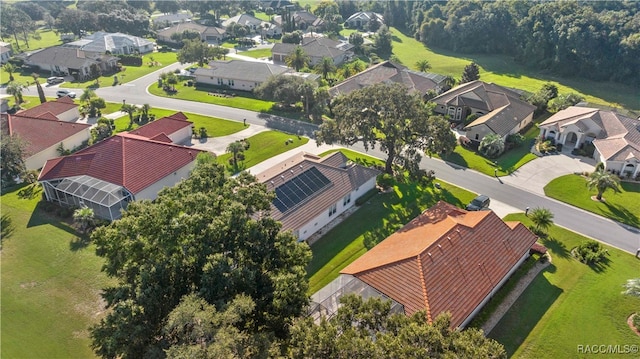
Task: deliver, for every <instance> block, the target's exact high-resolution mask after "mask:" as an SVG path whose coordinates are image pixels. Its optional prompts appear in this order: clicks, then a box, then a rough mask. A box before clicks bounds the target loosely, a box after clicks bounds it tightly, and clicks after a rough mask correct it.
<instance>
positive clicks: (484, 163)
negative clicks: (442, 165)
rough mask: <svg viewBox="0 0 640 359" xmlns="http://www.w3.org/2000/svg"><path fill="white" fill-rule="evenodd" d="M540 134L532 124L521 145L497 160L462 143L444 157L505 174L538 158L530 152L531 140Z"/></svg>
mask: <svg viewBox="0 0 640 359" xmlns="http://www.w3.org/2000/svg"><path fill="white" fill-rule="evenodd" d="M538 134H540V130H539V129H538V127H537V126H535V125H534V126H531V127H530V128H529V129H528V130H527V131H526V132H525V133H524V137H525V140H524V142H523V143H522V144H521V145H520V146H518V147H516V148H512V149H510V150H508V151H506V152H505V153H503V154H502V155H501V156H500V157H498V158H496V159H495V160H490V159H488V158H486V157H484V156H481V155H480V154H478V153H477V152H475V151H473V150H470V149H468V148H466V147H462V146H460V145H457V146H456V149H455V150H454V151H453V153H452V154H450V155H448V156H446V157H443V159H444V160H445V161H447V162H451V163H455V164H457V165H460V166H463V167H467V168H471V169H473V170H476V171H478V172H482V173H484V174H486V175H489V176H493V175H494V170H495V169H496V168H497V169H498V172H497V174H498V176H505V175H508V174H510V173H512V172H513V171H515V170H517V169H518V168H520V167H521V166H522V165H524V164H525V163H527V162H529V161H532V160H535V159H536V158H538V157H537V156H536V155H534V154H533V153H531V152H530V149H531V146H530V144H531V141H532V140H533V139H535V138H536V137H537V136H538ZM496 163H497V165H496Z"/></svg>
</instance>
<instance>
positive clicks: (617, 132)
mask: <svg viewBox="0 0 640 359" xmlns="http://www.w3.org/2000/svg"><path fill="white" fill-rule="evenodd" d="M540 136H541V137H542V138H552V139H554V140H555V141H556V143H561V144H562V145H563V146H564V148H571V149H574V148H580V147H581V146H584V145H585V144H587V143H593V145H594V147H595V152H594V154H593V157H594V158H595V160H596V161H598V162H602V163H604V166H605V169H606V170H608V171H612V172H615V173H616V174H619V175H621V176H624V177H631V178H637V177H638V176H640V120H639V119H633V118H629V117H626V116H623V115H621V114H619V113H616V112H613V111H606V110H601V109H597V108H590V107H580V106H571V107H569V108H566V109H564V110H562V111H559V112H557V113H556V114H554V115H553V116H551V117H549V118H548V119H546V120H545V121H544V122H542V123H541V124H540Z"/></svg>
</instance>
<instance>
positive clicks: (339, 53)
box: [271, 36, 353, 66]
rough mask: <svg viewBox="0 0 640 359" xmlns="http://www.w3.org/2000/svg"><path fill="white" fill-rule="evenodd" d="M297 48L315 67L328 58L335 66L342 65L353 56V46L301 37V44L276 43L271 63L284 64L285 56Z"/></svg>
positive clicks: (326, 39)
mask: <svg viewBox="0 0 640 359" xmlns="http://www.w3.org/2000/svg"><path fill="white" fill-rule="evenodd" d="M297 46H301V47H302V49H303V50H304V53H305V54H307V56H309V65H310V66H315V65H317V64H319V63H320V62H322V59H323V58H325V57H328V58H330V59H332V60H333V63H334V64H335V65H340V64H343V63H344V62H345V61H347V60H349V59H350V58H351V56H353V52H352V51H351V49H353V45H351V44H349V43H346V42H341V41H335V40H331V39H328V38H326V37H319V36H316V37H307V36H305V37H303V38H302V44H300V45H297V44H283V43H276V44H275V45H273V47H272V48H271V55H272V57H273V63H274V64H276V63H279V64H283V63H285V62H286V60H285V59H286V58H287V56H289V54H291V53H292V52H293V51H294V50H295V48H296V47H297Z"/></svg>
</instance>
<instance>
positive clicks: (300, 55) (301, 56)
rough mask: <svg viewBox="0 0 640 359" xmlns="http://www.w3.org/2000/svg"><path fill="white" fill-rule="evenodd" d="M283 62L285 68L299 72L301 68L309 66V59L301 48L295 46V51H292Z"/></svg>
mask: <svg viewBox="0 0 640 359" xmlns="http://www.w3.org/2000/svg"><path fill="white" fill-rule="evenodd" d="M284 61H285V62H286V64H287V66H289V67H293V68H294V69H296V71H300V69H301V68H303V67H305V66H307V64H309V61H310V58H309V56H307V54H306V53H305V52H304V49H303V48H302V47H301V46H296V48H295V50H293V52H292V53H291V54H290V55H289V56H287V57H286V58H285V59H284Z"/></svg>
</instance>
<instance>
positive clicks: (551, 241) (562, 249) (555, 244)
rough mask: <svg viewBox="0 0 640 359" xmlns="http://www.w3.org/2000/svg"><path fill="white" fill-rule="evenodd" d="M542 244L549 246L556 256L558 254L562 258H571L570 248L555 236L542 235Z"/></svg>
mask: <svg viewBox="0 0 640 359" xmlns="http://www.w3.org/2000/svg"><path fill="white" fill-rule="evenodd" d="M540 240H541V242H542V245H543V246H545V247H547V248H548V249H550V250H551V251H552V252H553V255H554V256H558V257H560V258H569V255H570V254H569V250H567V247H566V246H565V245H564V243H562V242H561V241H559V240H557V239H555V238H553V237H549V236H546V237H540Z"/></svg>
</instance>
